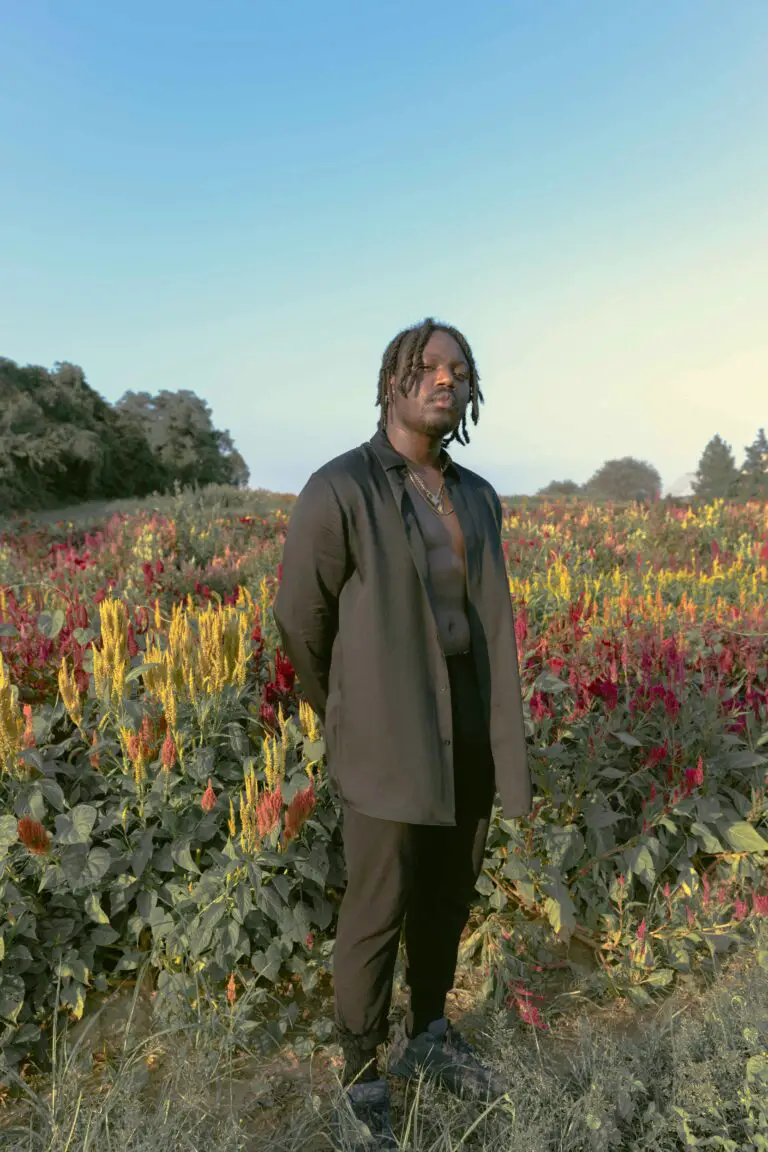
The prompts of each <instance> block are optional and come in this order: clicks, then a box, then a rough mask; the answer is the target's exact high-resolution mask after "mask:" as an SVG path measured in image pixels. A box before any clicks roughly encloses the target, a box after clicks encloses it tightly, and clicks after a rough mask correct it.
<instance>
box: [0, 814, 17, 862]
mask: <svg viewBox="0 0 768 1152" xmlns="http://www.w3.org/2000/svg"><path fill="white" fill-rule="evenodd" d="M18 838H19V822H18V820H17V819H16V817H15V816H0V860H2V858H3V857H4V856H5V854H6V853H7V851H8V849H9V848H10V846H11V844H15V843H16V841H17V840H18Z"/></svg>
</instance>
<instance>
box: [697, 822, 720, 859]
mask: <svg viewBox="0 0 768 1152" xmlns="http://www.w3.org/2000/svg"><path fill="white" fill-rule="evenodd" d="M691 832H692V833H693V835H694V836H695V837H696V838H697V840H698V841H699V843H700V844H701V846H702V848H703V849H704V851H705V852H711V853H713V854H718V853H720V852H722V851H724V849H723V846H722V844H721V843H720V841H719V840H718V838H717V836H715V834H714V833H713V832H711V831H710V829H709V828H707V826H706V824H701V823H699V821H698V820H696V821H694V823H693V824H691Z"/></svg>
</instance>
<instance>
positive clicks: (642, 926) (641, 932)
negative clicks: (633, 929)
mask: <svg viewBox="0 0 768 1152" xmlns="http://www.w3.org/2000/svg"><path fill="white" fill-rule="evenodd" d="M647 931H648V929H647V926H646V923H645V917H643V919H642V920H641V921H640V923H639V924H638V926H637V933H636V935H637V938H638V940H640V941H643V940H645V937H646V933H647Z"/></svg>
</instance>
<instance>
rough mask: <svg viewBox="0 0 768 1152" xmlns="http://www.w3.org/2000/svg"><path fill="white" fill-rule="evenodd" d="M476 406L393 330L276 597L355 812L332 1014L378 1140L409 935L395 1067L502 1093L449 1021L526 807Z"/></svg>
mask: <svg viewBox="0 0 768 1152" xmlns="http://www.w3.org/2000/svg"><path fill="white" fill-rule="evenodd" d="M482 399H483V397H482V393H481V392H480V387H479V377H478V373H477V369H476V366H475V361H474V357H473V355H472V351H471V349H470V347H469V344H468V343H467V341H466V339H465V338H464V337H463V336H462V335H461V333H460V332H458V331H456V329H455V328H452V327H450V326H448V325H445V324H436V323H435V322H434V321H432V320H431V319H427V320H425V321H423V323H421V324H418V325H414V326H413V327H411V328H407V329H405V330H404V331H402V332H400V333H399V334H398V335H397V336H396V337H395V338H394V339H393V340H392V341H391V342H390V344H389V346H388V347H387V349H386V351H385V353H384V357H383V360H382V365H381V371H380V373H379V387H378V395H377V401H376V402H377V404H378V405H380V407H381V417H380V420H379V427H378V431H377V432H376V434H375V435H374V437H373V439H372V440H370V441H369V442H367V443H364V444H361V445H360V446H359V447H358V448H355V449H353V450H352V451H351V452H347V453H345V454H344V455H342V456H339V457H337V458H336V459H335V460H332V461H331V462H330V463H328V464H326V465H324V466H323V467H322V468H320V469H318V471H316V472H315V473H313V475H312V476H311V477H310V479H309V481H308V483H307V484H306V486H305V487H304V489H303V490H302V492H301V493H300V495H299V497H298V499H297V501H296V505H295V508H294V511H293V514H292V517H291V521H290V525H289V529H288V535H287V538H286V542H285V550H284V556H283V574H282V581H281V585H280V589H279V592H278V595H277V599H276V603H275V619H276V621H277V624H278V628H279V631H280V634H281V637H282V641H283V645H284V647H285V650H286V652H287V654H288V656H289V657H290V659H291V661H292V663H293V665H294V667H295V668H296V671H297V673H298V676H299V681H300V684H301V687H302V689H303V691H304V694H305V695H306V697H307V699H308V701H309V703H310V704H311V706H312V708H313V709H314V710H315V712H316V713H317V714H318V716H319V717H320V719H321V720H322V722H323V724H324V728H325V735H326V746H327V755H328V770H329V774H330V777H331V779H332V781H333V782H334V785H335V787H336V789H337V792H338V795H339V797H340V800H341V804H342V813H343V838H344V850H345V857H346V865H347V888H346V892H345V895H344V899H343V901H342V905H341V910H340V914H339V922H338V930H337V936H336V944H335V951H334V987H335V997H336V1023H337V1028H338V1034H339V1039H340V1042H341V1046H342V1050H343V1053H344V1057H345V1071H344V1080H345V1085H346V1086H347V1096H348V1101H349V1104H350V1105H351V1108H352V1111H353V1113H354V1114H355V1116H356V1117H358V1118H359V1120H360V1121H361V1122H364V1124H366V1125H367V1127H368V1129H369V1130H370V1132H371V1133H374V1134H378V1137H379V1143H378V1144H377V1145H376V1146H377V1147H380V1148H385V1147H387V1148H388V1147H393V1146H394V1145H393V1143H392V1141H393V1137H392V1132H391V1127H390V1117H389V1097H388V1089H387V1084H386V1081H385V1080H384V1079H383V1078H382V1077H381V1074H380V1071H379V1068H378V1066H377V1063H376V1053H377V1047H378V1046H379V1045H380V1044H383V1043H384V1042H385V1040H386V1039H387V1036H388V1013H389V1008H390V1001H391V996H392V982H393V974H394V968H395V960H396V957H397V951H398V945H399V940H400V934H401V929H402V928H403V927H404V929H405V946H406V963H407V982H408V986H409V990H410V1007H409V1011H408V1015H407V1018H406V1021H405V1035H404V1037H403V1039H402V1041H401V1044H400V1049H401V1050H400V1052H399V1053H398V1055H397V1058H396V1059H395V1060H394V1062H393V1063H391V1064H390V1068H389V1071H390V1072H391V1073H393V1074H395V1075H401V1076H415V1075H419V1074H423V1073H426V1074H427V1075H429V1076H433V1077H435V1078H437V1079H439V1080H440V1081H441V1082H442V1083H443V1084H445V1085H447V1086H448V1087H449V1088H451V1089H452V1090H454V1091H456V1092H459V1093H463V1092H466V1091H472V1090H474V1091H475V1092H478V1091H479V1092H481V1093H484V1094H485V1093H487V1092H488V1091H497V1090H498V1089H499V1086H498V1084H497V1083H496V1082H495V1080H494V1078H493V1077H492V1075H491V1073H490V1072H488V1071H487V1070H486V1069H485V1068H484V1067H483V1066H482V1065H481V1064H480V1062H479V1061H478V1059H477V1057H476V1056H475V1054H474V1053H473V1051H472V1049H471V1048H470V1047H469V1045H468V1044H467V1043H466V1041H464V1039H463V1038H462V1037H461V1036H460V1035H459V1034H458V1033H457V1032H456V1031H455V1029H453V1028H452V1027H451V1026H450V1024H448V1022H447V1020H446V1018H445V1015H444V1013H445V1000H446V996H447V993H448V992H449V991H450V989H451V987H452V985H453V980H454V975H455V968H456V960H457V955H458V947H459V939H460V937H461V934H462V931H463V929H464V927H465V925H466V922H467V919H468V915H469V907H470V902H471V900H472V897H473V892H474V888H475V882H476V880H477V877H478V874H479V872H480V868H481V865H482V860H483V853H484V848H485V841H486V835H487V831H488V824H489V818H490V813H491V808H492V805H493V799H494V795H495V793H496V791H497V790H498V791H499V793H500V795H501V801H502V806H503V809H504V813H505V815H506V816H507V817H508V818H513V817H518V816H522V815H524V814H525V813H527V812H528V811H529V809H530V801H531V785H530V776H529V771H528V764H527V759H526V747H525V734H524V727H523V716H522V705H521V698H520V683H519V676H518V667H517V650H516V645H515V632H514V621H513V616H512V607H511V603H510V597H509V585H508V581H507V573H506V568H505V563H504V554H503V550H502V544H501V523H502V510H501V503H500V501H499V498H498V496H497V494H496V493H495V492H494V490H493V488H492V487H491V486H490V484H488V483H487V482H486V481H485V480H483V479H482V478H481V477H480V476H478V475H476V474H475V473H474V472H470V471H469V470H468V469H466V468H463V467H461V466H459V465H458V464H456V463H454V461H453V460H452V459H451V458H450V456H449V455H448V453H447V451H446V448H445V446H446V445H447V444H449V443H450V442H451V441H456V442H457V443H459V444H466V443H467V442H468V440H469V436H468V434H467V421H466V414H467V409H469V411H470V413H471V416H472V420H473V422H474V423H477V419H478V414H479V405H480V403H481V402H482ZM361 1146H367V1145H361Z"/></svg>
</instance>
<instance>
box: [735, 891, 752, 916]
mask: <svg viewBox="0 0 768 1152" xmlns="http://www.w3.org/2000/svg"><path fill="white" fill-rule="evenodd" d="M747 912H749V905H748V904H747V902H746V900H739V898H738V896H737V897H736V899H735V900H734V902H733V918H734V920H743V919H744V917H745V916H746V914H747Z"/></svg>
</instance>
